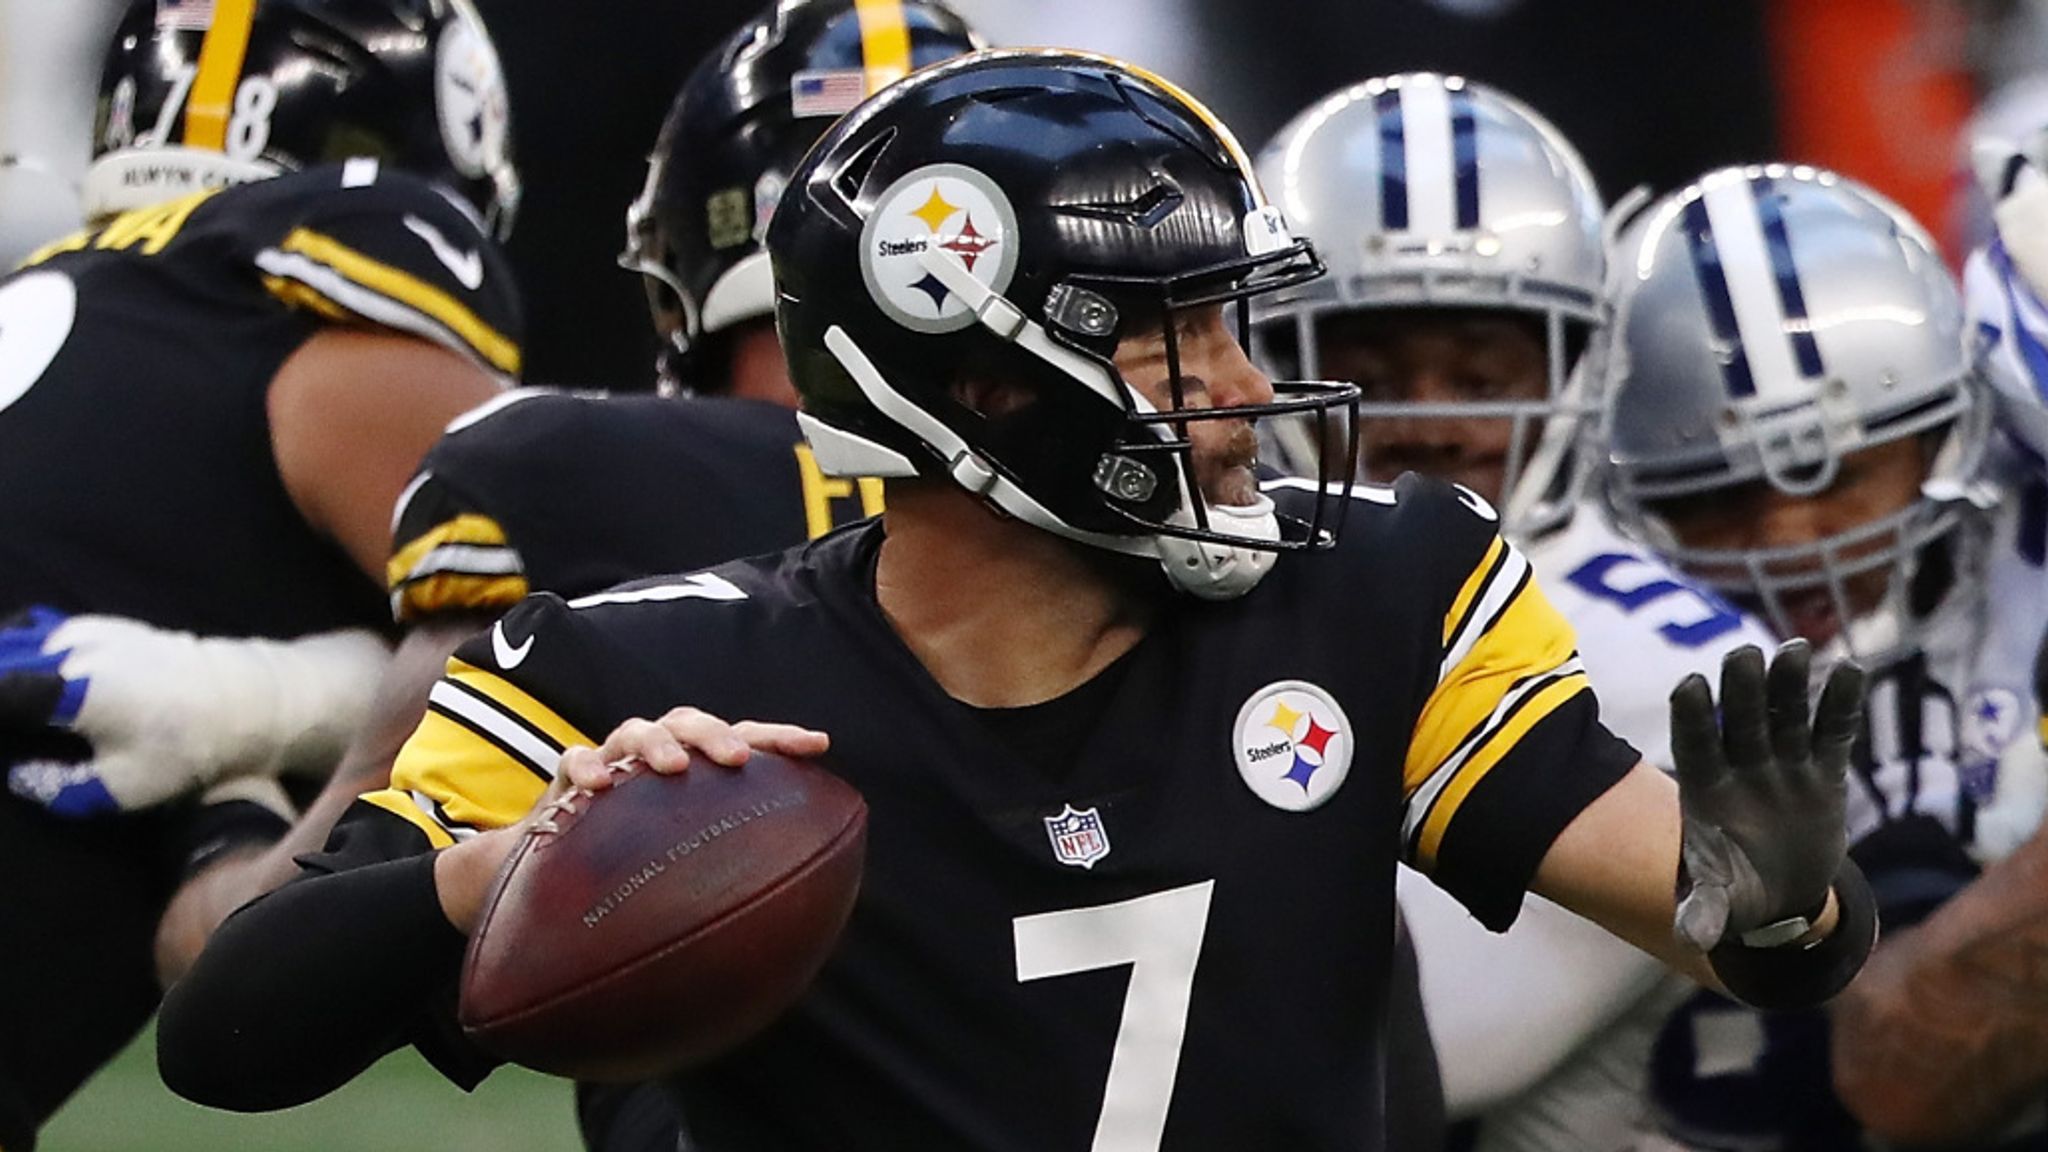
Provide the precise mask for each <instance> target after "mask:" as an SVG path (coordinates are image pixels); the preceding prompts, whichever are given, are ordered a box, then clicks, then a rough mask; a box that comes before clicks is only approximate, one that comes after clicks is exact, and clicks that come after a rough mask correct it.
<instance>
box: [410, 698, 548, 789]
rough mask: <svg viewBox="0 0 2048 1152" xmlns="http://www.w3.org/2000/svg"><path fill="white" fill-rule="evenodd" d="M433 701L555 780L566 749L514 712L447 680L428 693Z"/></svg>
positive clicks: (544, 775) (535, 769)
mask: <svg viewBox="0 0 2048 1152" xmlns="http://www.w3.org/2000/svg"><path fill="white" fill-rule="evenodd" d="M427 702H428V703H429V704H436V705H439V706H440V707H441V708H442V709H443V710H445V711H447V712H448V713H449V714H450V715H452V716H455V717H459V718H460V719H461V720H462V721H463V722H464V723H466V724H469V725H470V726H471V727H474V728H476V729H477V730H478V731H480V732H483V733H484V734H486V735H488V736H489V737H490V738H491V739H492V740H494V741H496V742H497V743H498V744H500V745H502V746H503V747H505V748H506V749H507V750H509V751H510V752H512V753H513V754H514V755H516V756H518V757H519V758H520V759H522V760H524V761H526V763H527V766H528V767H530V768H532V769H533V770H534V771H535V772H537V773H539V774H540V776H541V778H542V779H544V780H552V779H554V776H555V769H556V767H558V766H559V765H560V763H561V760H562V750H561V749H560V748H557V747H555V746H554V745H552V744H550V743H548V742H547V741H546V740H543V739H542V738H540V737H539V736H536V735H534V734H533V733H532V732H531V731H530V730H528V729H527V727H526V726H525V725H523V724H520V723H519V722H518V721H516V720H514V719H512V718H511V717H510V716H507V715H506V714H504V713H502V712H500V711H498V710H497V709H496V708H493V707H491V706H490V705H489V704H486V703H484V701H482V700H481V699H479V698H477V697H475V696H472V695H470V694H469V693H467V692H464V691H463V690H462V689H460V688H457V687H455V686H454V685H453V684H450V683H448V682H447V681H446V680H443V681H441V682H439V683H437V684H435V685H434V687H433V689H432V690H431V691H430V692H428V693H427Z"/></svg>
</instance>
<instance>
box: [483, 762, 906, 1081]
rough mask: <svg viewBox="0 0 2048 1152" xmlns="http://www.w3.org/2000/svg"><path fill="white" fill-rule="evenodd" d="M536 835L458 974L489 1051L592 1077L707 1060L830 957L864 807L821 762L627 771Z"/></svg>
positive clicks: (857, 865)
mask: <svg viewBox="0 0 2048 1152" xmlns="http://www.w3.org/2000/svg"><path fill="white" fill-rule="evenodd" d="M553 822H554V824H555V827H556V830H555V831H542V830H539V829H536V830H534V831H531V832H529V833H527V835H526V837H525V838H524V839H523V840H521V841H520V844H519V846H518V847H517V848H515V849H513V851H512V856H511V858H510V859H509V860H507V861H506V863H505V868H504V870H503V871H502V872H501V873H500V874H499V877H498V881H497V887H496V888H495V889H494V890H493V892H492V894H491V896H490V898H489V900H488V902H487V903H486V904H485V905H484V912H483V916H482V918H481V919H480V920H479V921H478V924H477V930H476V933H475V935H474V936H472V937H471V939H470V942H469V955H468V958H467V960H466V961H465V963H464V965H463V972H462V999H461V1006H460V1013H459V1017H460V1019H461V1022H462V1027H463V1029H464V1031H466V1032H467V1033H468V1034H469V1035H470V1037H471V1038H472V1039H474V1040H475V1041H476V1042H477V1043H479V1044H481V1045H482V1046H483V1047H484V1048H486V1049H488V1050H490V1051H492V1052H495V1053H497V1054H498V1055H500V1056H503V1057H504V1058H506V1059H508V1060H511V1061H513V1062H515V1063H519V1064H524V1065H526V1066H527V1067H530V1068H537V1069H539V1070H541V1071H543V1072H551V1073H554V1074H556V1075H559V1076H570V1077H574V1078H576V1079H581V1080H637V1079H643V1078H647V1077H652V1076H657V1075H660V1074H663V1073H666V1072H672V1071H676V1070H678V1069H681V1068H686V1067H689V1066H691V1065H693V1064H697V1063H701V1062H703V1061H705V1060H708V1059H710V1058H712V1057H714V1056H716V1055H718V1054H719V1053H721V1052H723V1051H725V1050H726V1049H728V1048H731V1047H732V1046H733V1045H735V1044H738V1043H739V1042H741V1041H743V1040H745V1039H747V1038H748V1037H749V1036H751V1035H753V1034H754V1033H756V1032H758V1031H760V1030H761V1029H762V1028H764V1027H766V1026H767V1025H768V1024H769V1023H770V1022H771V1021H773V1020H774V1019H775V1018H776V1017H777V1016H778V1015H780V1014H781V1013H782V1012H783V1010H784V1009H786V1008H788V1007H789V1006H790V1004H791V1003H793V1002H794V1001H795V1000H796V998H797V997H798V996H799V995H801V994H802V992H803V990H804V988H805V987H806V986H808V985H809V984H810V982H811V980H812V978H813V977H815V976H816V975H817V973H818V969H819V968H820V967H822V966H823V965H824V963H825V959H826V957H827V956H829V955H830V954H831V952H832V949H833V946H834V944H835V943H836V942H837V940H838V938H839V933H840V930H841V929H843V928H844V927H845V926H846V918H847V916H848V915H849V914H850V913H851V912H852V911H853V902H854V897H855V895H856V894H857V893H858V891H859V889H860V877H861V863H862V858H863V855H864V853H865V850H866V846H867V805H866V803H865V802H863V801H862V800H861V797H860V793H858V792H856V791H855V790H854V789H853V787H852V786H851V785H849V784H847V783H846V782H845V781H843V780H841V779H839V778H838V777H837V776H834V775H832V774H831V773H829V772H827V771H825V770H824V769H822V768H819V767H816V766H815V765H812V764H807V763H804V762H802V761H798V760H790V759H786V758H784V757H781V756H776V755H772V754H770V753H766V752H756V753H754V755H753V757H752V759H750V760H748V761H747V763H746V765H745V766H744V767H742V768H737V769H732V768H722V767H719V766H717V765H713V764H709V763H707V762H705V761H704V760H703V759H702V758H699V759H698V760H697V761H696V762H695V763H693V764H692V765H691V766H690V768H689V770H688V771H685V772H681V773H677V774H675V775H666V776H665V775H661V774H659V773H655V772H650V771H646V770H644V769H643V770H639V771H636V772H633V773H632V774H631V775H630V776H627V777H626V778H625V779H623V780H621V781H620V782H619V783H618V784H617V785H616V786H614V787H612V788H611V789H609V790H607V791H604V792H600V793H598V794H597V795H596V796H594V797H587V798H585V799H582V800H581V801H579V802H578V803H577V804H576V806H575V811H574V812H571V813H560V814H557V815H556V816H555V817H554V821H553Z"/></svg>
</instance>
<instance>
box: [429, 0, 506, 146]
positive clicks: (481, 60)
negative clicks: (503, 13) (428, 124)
mask: <svg viewBox="0 0 2048 1152" xmlns="http://www.w3.org/2000/svg"><path fill="white" fill-rule="evenodd" d="M457 11H458V12H459V13H460V15H459V16H458V18H457V19H455V20H451V21H449V23H448V28H447V30H446V31H444V32H443V33H441V42H440V44H439V45H437V46H436V48H435V55H434V94H435V100H434V103H435V105H436V106H437V108H438V110H439V112H440V118H441V141H442V143H444V144H445V145H447V148H448V158H449V159H450V160H451V161H453V162H454V164H455V170H456V171H457V172H460V173H462V174H463V175H464V176H467V177H470V178H471V179H477V178H480V177H484V176H488V175H489V174H490V172H491V169H492V168H494V167H496V166H498V165H499V164H502V163H503V162H504V159H505V137H506V134H507V132H508V131H509V128H510V122H511V111H510V102H509V101H508V99H507V97H506V95H505V73H504V70H503V69H502V68H500V67H499V65H498V54H497V51H496V50H495V49H493V48H492V47H491V42H490V39H489V38H488V37H487V36H485V35H484V33H483V30H482V27H481V26H480V25H479V24H478V23H477V21H476V17H475V14H474V13H472V12H471V11H470V10H469V6H468V5H466V4H464V5H459V6H458V8H457Z"/></svg>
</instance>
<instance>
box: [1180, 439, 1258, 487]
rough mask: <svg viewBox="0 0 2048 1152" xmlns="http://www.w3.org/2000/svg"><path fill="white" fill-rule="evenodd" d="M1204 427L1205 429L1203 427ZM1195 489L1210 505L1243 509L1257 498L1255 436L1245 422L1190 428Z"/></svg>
mask: <svg viewBox="0 0 2048 1152" xmlns="http://www.w3.org/2000/svg"><path fill="white" fill-rule="evenodd" d="M1204 425H1207V427H1204ZM1189 439H1191V440H1193V441H1194V447H1193V449H1192V452H1191V455H1192V456H1193V458H1194V471H1195V486H1196V487H1197V488H1198V489H1200V491H1201V493H1202V499H1203V500H1205V501H1207V502H1208V503H1209V504H1211V505H1224V506H1229V507H1243V506H1245V505H1247V504H1251V503H1253V502H1255V501H1257V499H1258V497H1259V471H1258V470H1259V437H1258V434H1257V433H1255V432H1254V431H1253V430H1252V422H1251V421H1249V420H1207V421H1201V422H1198V423H1196V424H1194V425H1192V426H1191V427H1190V429H1189Z"/></svg>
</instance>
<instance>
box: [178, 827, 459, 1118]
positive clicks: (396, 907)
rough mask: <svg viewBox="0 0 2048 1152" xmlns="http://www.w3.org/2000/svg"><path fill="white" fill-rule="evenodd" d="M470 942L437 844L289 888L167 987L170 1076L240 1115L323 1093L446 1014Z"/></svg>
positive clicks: (257, 906) (240, 917) (228, 929)
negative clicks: (449, 894)
mask: <svg viewBox="0 0 2048 1152" xmlns="http://www.w3.org/2000/svg"><path fill="white" fill-rule="evenodd" d="M464 944H465V941H464V937H463V934H462V933H461V932H459V931H457V930H456V929H455V928H454V927H453V926H452V925H450V924H449V923H448V920H447V918H446V917H445V916H444V915H443V914H442V911H441V905H440V900H439V897H438V895H437V893H436V889H435V883H434V858H433V857H432V856H430V855H422V856H415V857H410V858H406V859H402V860H395V861H389V862H386V863H381V864H372V865H369V866H367V867H363V868H358V869H355V870H352V871H348V872H339V873H333V874H312V875H308V876H306V877H304V878H302V879H300V880H298V881H295V882H294V883H292V884H289V885H286V886H285V887H284V888H282V889H279V890H278V891H276V892H273V893H271V894H270V895H269V896H267V897H265V898H263V899H261V900H258V901H256V902H255V903H252V904H250V905H248V906H247V907H245V908H243V909H242V910H241V911H240V912H238V913H237V914H236V915H234V916H232V917H230V918H229V919H228V920H227V922H226V923H225V924H223V925H222V926H221V928H220V931H219V932H217V933H215V935H214V938H213V940H212V942H211V944H209V945H208V947H207V949H206V951H205V953H204V954H203V955H202V956H201V957H200V958H199V961H198V963H197V964H195V965H194V966H193V968H192V970H191V972H190V973H189V974H188V975H187V976H186V978H185V979H184V980H183V981H181V982H180V983H179V984H178V985H177V987H175V988H173V989H172V990H171V992H170V993H169V995H168V996H166V997H165V999H164V1003H163V1011H162V1015H161V1017H160V1020H159V1024H158V1031H157V1061H158V1068H159V1070H160V1072H161V1073H162V1075H163V1079H164V1083H166V1084H167V1085H169V1086H170V1087H171V1089H172V1090H173V1091H175V1092H177V1093H178V1094H179V1095H181V1096H184V1097H185V1098H187V1099H189V1100H193V1101H196V1102H198V1103H201V1104H207V1105H210V1106H212V1107H216V1108H226V1109H231V1110H234V1111H241V1112H248V1111H267V1110H271V1109H276V1108H286V1107H290V1106H293V1105H296V1104H301V1103H304V1102H306V1101H308V1100H313V1099H316V1098H318V1097H320V1096H322V1095H325V1094H326V1093H328V1092H331V1091H333V1090H334V1089H335V1088H338V1087H340V1086H341V1085H343V1084H345V1083H347V1082H348V1081H349V1080H350V1079H351V1078H353V1077H354V1076H355V1075H356V1074H357V1073H359V1072H361V1071H362V1070H363V1069H364V1068H366V1067H368V1066H369V1065H370V1064H371V1063H373V1062H374V1061H376V1060H377V1059H378V1058H379V1057H381V1056H383V1055H384V1054H385V1053H387V1052H390V1051H392V1050H394V1049H396V1048H398V1047H399V1046H401V1045H402V1044H404V1043H405V1042H406V1041H407V1040H408V1039H409V1038H410V1037H411V1036H412V1035H413V1034H414V1033H415V1032H416V1030H418V1029H419V1028H420V1027H421V1025H422V1024H423V1023H424V1022H425V1021H426V1020H428V1019H430V1018H431V1014H433V1013H435V1012H437V1011H438V1012H445V1011H446V1006H447V1005H449V1004H451V1003H452V997H451V994H452V990H453V987H454V982H455V980H456V978H457V976H458V974H459V973H460V970H461V964H462V955H463V948H464Z"/></svg>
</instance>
